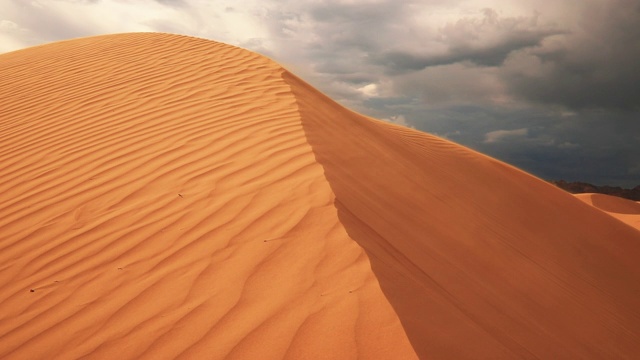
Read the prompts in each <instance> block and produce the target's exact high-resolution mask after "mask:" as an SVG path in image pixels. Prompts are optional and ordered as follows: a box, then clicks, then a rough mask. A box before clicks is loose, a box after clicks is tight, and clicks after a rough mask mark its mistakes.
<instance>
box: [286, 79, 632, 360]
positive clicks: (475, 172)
mask: <svg viewBox="0 0 640 360" xmlns="http://www.w3.org/2000/svg"><path fill="white" fill-rule="evenodd" d="M285 75H286V78H287V81H288V82H289V83H290V84H292V89H293V93H294V94H295V95H296V98H297V99H298V103H299V106H300V111H301V114H302V118H303V124H304V126H305V130H306V131H307V135H308V137H309V142H310V144H311V146H312V147H313V149H314V153H315V156H316V158H317V159H318V162H319V163H320V164H322V165H323V167H324V170H325V176H326V177H327V180H328V181H329V183H330V184H331V188H332V190H333V192H334V193H335V196H336V207H337V209H338V216H339V218H340V222H341V223H342V224H343V225H344V227H345V229H346V230H347V232H348V234H349V236H350V237H351V238H353V239H354V240H355V241H356V242H358V244H360V245H361V246H362V247H363V248H364V249H365V250H366V251H367V255H368V256H369V259H370V261H371V265H372V269H373V272H374V273H375V274H376V277H377V278H378V280H379V282H380V285H381V288H382V290H383V291H384V293H385V295H386V296H387V298H388V299H389V301H390V302H391V304H392V305H393V307H394V309H395V310H396V312H397V314H398V316H399V317H400V319H401V321H402V323H403V325H404V327H405V330H406V332H407V335H408V337H409V339H410V340H411V342H412V345H413V346H414V348H415V350H416V352H417V354H418V355H419V356H420V357H422V358H429V357H437V358H451V359H456V358H489V359H491V358H548V359H560V358H562V359H577V358H636V357H638V356H640V313H639V309H640V308H639V306H640V298H639V297H638V296H637V295H638V294H639V293H640V292H639V291H640V265H639V264H640V262H638V259H640V243H639V241H640V232H637V231H635V230H634V229H632V228H630V227H628V226H626V225H624V224H622V223H620V222H617V221H612V220H614V219H611V218H610V217H607V216H602V215H603V214H601V213H600V212H599V211H597V210H595V209H592V208H590V207H585V206H584V205H583V204H581V203H580V202H579V201H576V199H575V198H573V197H572V196H571V195H569V194H567V193H565V192H564V191H563V190H560V189H557V188H555V187H554V186H552V185H549V184H547V183H545V182H544V181H541V180H539V179H537V178H534V177H532V176H530V175H528V174H525V173H523V172H521V171H519V170H517V169H515V168H513V167H510V166H508V165H505V164H503V163H501V162H499V161H496V160H493V159H490V158H488V157H486V156H483V155H481V154H478V153H475V152H472V151H470V150H468V149H465V148H463V147H461V146H459V145H456V144H453V143H450V142H448V141H445V140H442V139H439V138H436V137H434V136H430V135H428V134H423V133H419V132H416V131H413V130H411V129H406V128H402V127H399V126H395V125H391V124H387V123H383V122H379V121H375V120H372V119H367V118H365V117H363V116H359V115H356V114H354V113H352V112H350V111H348V110H346V109H343V108H340V107H339V106H338V105H336V104H334V103H333V102H332V101H330V100H329V99H327V98H324V97H323V96H322V95H321V94H319V93H318V92H317V91H315V90H314V89H312V88H311V87H310V86H308V85H306V84H304V83H303V82H302V81H300V80H299V79H297V78H295V77H294V76H293V75H290V74H285ZM320 99H323V100H320Z"/></svg>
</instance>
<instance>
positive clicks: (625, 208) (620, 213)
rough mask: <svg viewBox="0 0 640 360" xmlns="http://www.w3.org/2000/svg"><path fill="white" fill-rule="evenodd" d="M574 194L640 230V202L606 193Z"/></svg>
mask: <svg viewBox="0 0 640 360" xmlns="http://www.w3.org/2000/svg"><path fill="white" fill-rule="evenodd" d="M574 196H575V197H577V198H578V199H580V200H582V201H584V202H585V203H587V204H589V205H591V206H594V207H596V208H598V209H600V210H602V211H604V212H605V213H607V214H609V215H611V216H613V217H615V218H616V219H618V220H620V221H622V222H625V223H627V224H629V225H631V226H633V227H635V228H636V229H638V230H640V203H638V202H636V201H632V200H627V199H623V198H619V197H616V196H610V195H604V194H576V195H574Z"/></svg>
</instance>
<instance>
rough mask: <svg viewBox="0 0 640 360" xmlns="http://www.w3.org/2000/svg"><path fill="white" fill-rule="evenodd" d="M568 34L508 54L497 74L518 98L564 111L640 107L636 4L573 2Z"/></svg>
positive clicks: (639, 7) (639, 6)
mask: <svg viewBox="0 0 640 360" xmlns="http://www.w3.org/2000/svg"><path fill="white" fill-rule="evenodd" d="M574 11H575V12H576V13H577V20H576V22H575V25H574V26H573V27H572V28H571V31H570V33H567V34H564V35H562V36H558V37H554V38H549V39H546V41H543V42H542V43H541V45H540V46H539V47H535V48H528V49H524V50H523V51H521V52H519V53H518V54H514V56H512V57H510V58H509V59H508V60H507V61H506V63H505V66H504V69H502V71H501V77H502V79H503V80H504V81H505V83H506V84H507V85H508V87H509V89H510V90H511V91H513V93H514V94H515V95H517V96H518V97H519V98H521V99H523V100H526V101H532V102H538V103H544V104H557V105H561V106H565V107H567V108H570V109H616V110H638V109H640V71H638V64H640V3H638V2H637V1H635V0H612V1H603V0H602V1H591V2H585V3H584V4H581V5H579V6H575V9H574Z"/></svg>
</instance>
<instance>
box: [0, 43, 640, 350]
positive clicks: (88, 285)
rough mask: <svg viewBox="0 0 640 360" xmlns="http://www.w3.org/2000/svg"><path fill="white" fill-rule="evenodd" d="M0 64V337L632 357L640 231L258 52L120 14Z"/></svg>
mask: <svg viewBox="0 0 640 360" xmlns="http://www.w3.org/2000/svg"><path fill="white" fill-rule="evenodd" d="M0 76H1V77H2V78H3V79H6V80H5V81H3V82H2V83H0V112H1V113H2V117H1V118H0V139H1V141H2V148H1V149H0V250H1V251H0V290H1V291H0V304H1V307H0V357H7V358H52V357H54V358H55V357H57V358H79V357H89V358H105V359H112V358H149V359H159V358H175V357H183V358H224V357H226V358H237V359H257V358H260V359H278V358H291V359H306V358H309V359H313V358H369V359H380V358H397V359H410V358H415V357H421V358H488V359H495V358H506V359H512V358H535V357H539V358H554V359H559V358H612V357H613V358H616V357H618V358H635V357H637V356H638V354H640V314H639V312H638V311H639V309H640V300H639V299H638V296H637V294H638V293H640V266H639V265H638V261H637V259H638V258H640V232H638V231H636V230H635V229H633V228H631V227H629V226H627V225H625V224H623V223H621V222H619V221H618V220H616V219H613V218H612V217H610V216H608V215H606V214H603V213H602V212H601V211H600V210H597V209H594V208H591V207H587V206H584V204H582V203H581V202H580V201H579V200H577V199H575V198H574V197H572V196H571V195H569V194H566V193H565V192H564V191H562V190H559V189H556V188H555V187H553V186H551V185H548V184H546V183H544V182H542V181H540V180H538V179H536V178H533V177H531V176H529V175H527V174H525V173H523V172H521V171H519V170H517V169H515V168H513V167H510V166H507V165H505V164H502V163H500V162H498V161H496V160H493V159H490V158H488V157H485V156H483V155H481V154H478V153H475V152H472V151H470V150H468V149H465V148H463V147H461V146H459V145H455V144H452V143H450V142H447V141H444V140H441V139H438V138H436V137H433V136H430V135H427V134H423V133H419V132H416V131H413V130H410V129H404V128H400V127H397V126H393V125H390V124H386V123H382V122H378V121H375V120H371V119H368V118H365V117H363V116H360V115H357V114H354V113H352V112H350V111H348V110H345V109H343V108H341V107H340V106H338V105H337V104H336V103H334V102H333V101H331V100H330V99H328V98H326V97H325V96H324V95H322V94H320V93H319V92H317V91H316V90H314V89H312V88H311V87H310V86H309V85H307V84H305V83H304V82H302V81H300V80H299V79H297V78H296V77H295V76H293V75H291V74H289V73H288V72H286V71H285V70H283V69H282V68H281V67H280V66H278V65H277V64H275V63H273V62H271V61H269V60H268V59H265V58H263V57H260V56H258V55H256V54H252V53H250V52H247V51H244V50H240V49H237V48H234V47H231V46H227V45H223V44H219V43H215V42H211V41H206V40H200V39H194V38H188V37H181V36H175V35H166V34H121V35H112V36H102V37H94V38H86V39H78V40H72V41H66V42H60V43H55V44H49V45H45V46H40V47H35V48H31V49H26V50H22V51H17V52H13V53H9V54H4V55H0ZM29 289H33V290H34V292H30V291H29Z"/></svg>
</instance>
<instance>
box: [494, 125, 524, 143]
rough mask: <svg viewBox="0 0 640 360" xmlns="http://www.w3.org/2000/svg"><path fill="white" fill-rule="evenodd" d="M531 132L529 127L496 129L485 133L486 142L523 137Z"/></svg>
mask: <svg viewBox="0 0 640 360" xmlns="http://www.w3.org/2000/svg"><path fill="white" fill-rule="evenodd" d="M528 133H529V129H527V128H522V129H515V130H494V131H490V132H488V133H486V134H484V142H485V143H487V144H488V143H495V142H499V141H503V140H505V139H508V138H515V137H522V136H526V135H527V134H528Z"/></svg>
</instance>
